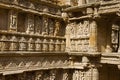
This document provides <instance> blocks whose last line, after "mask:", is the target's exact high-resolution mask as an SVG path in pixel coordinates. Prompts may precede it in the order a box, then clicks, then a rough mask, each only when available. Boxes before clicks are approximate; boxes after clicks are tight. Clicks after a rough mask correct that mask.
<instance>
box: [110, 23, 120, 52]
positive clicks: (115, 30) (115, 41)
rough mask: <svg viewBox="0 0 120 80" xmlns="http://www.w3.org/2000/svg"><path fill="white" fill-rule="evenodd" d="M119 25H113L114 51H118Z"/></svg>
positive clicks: (112, 39)
mask: <svg viewBox="0 0 120 80" xmlns="http://www.w3.org/2000/svg"><path fill="white" fill-rule="evenodd" d="M118 35H119V26H118V25H116V24H113V25H112V33H111V41H112V51H113V52H117V51H118V46H119V44H118V39H119V36H118Z"/></svg>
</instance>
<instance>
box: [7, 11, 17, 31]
mask: <svg viewBox="0 0 120 80" xmlns="http://www.w3.org/2000/svg"><path fill="white" fill-rule="evenodd" d="M17 15H18V13H17V11H15V10H10V11H9V14H8V16H9V17H8V24H9V30H10V31H17Z"/></svg>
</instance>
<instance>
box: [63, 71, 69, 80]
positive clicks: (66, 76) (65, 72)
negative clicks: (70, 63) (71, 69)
mask: <svg viewBox="0 0 120 80" xmlns="http://www.w3.org/2000/svg"><path fill="white" fill-rule="evenodd" d="M68 76H69V75H68V72H67V71H66V70H65V71H64V73H63V79H62V80H69V77H68Z"/></svg>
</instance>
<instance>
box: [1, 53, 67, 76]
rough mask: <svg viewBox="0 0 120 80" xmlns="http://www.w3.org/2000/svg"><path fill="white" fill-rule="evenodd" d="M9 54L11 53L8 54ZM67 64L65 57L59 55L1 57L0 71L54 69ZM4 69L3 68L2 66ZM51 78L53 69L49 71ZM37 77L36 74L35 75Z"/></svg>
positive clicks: (53, 72)
mask: <svg viewBox="0 0 120 80" xmlns="http://www.w3.org/2000/svg"><path fill="white" fill-rule="evenodd" d="M10 55H11V54H10ZM68 64H69V61H68V60H67V57H66V56H65V57H62V56H61V57H60V56H55V57H54V56H49V57H47V56H46V57H45V56H38V57H35V56H34V57H32V56H30V57H25V56H23V57H19V56H18V57H10V58H8V57H1V59H0V65H1V70H0V72H2V71H16V70H20V71H29V70H42V69H54V68H65V67H67V66H68ZM2 67H3V68H4V69H3V68H2ZM50 73H51V78H53V76H55V75H54V74H56V73H55V71H52V72H50ZM36 77H38V76H36Z"/></svg>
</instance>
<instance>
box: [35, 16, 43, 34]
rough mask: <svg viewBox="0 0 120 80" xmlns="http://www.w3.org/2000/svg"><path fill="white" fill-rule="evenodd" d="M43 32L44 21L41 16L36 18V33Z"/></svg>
mask: <svg viewBox="0 0 120 80" xmlns="http://www.w3.org/2000/svg"><path fill="white" fill-rule="evenodd" d="M41 30H42V19H41V17H39V16H35V33H36V34H40V33H41Z"/></svg>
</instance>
